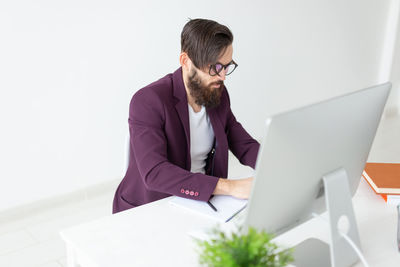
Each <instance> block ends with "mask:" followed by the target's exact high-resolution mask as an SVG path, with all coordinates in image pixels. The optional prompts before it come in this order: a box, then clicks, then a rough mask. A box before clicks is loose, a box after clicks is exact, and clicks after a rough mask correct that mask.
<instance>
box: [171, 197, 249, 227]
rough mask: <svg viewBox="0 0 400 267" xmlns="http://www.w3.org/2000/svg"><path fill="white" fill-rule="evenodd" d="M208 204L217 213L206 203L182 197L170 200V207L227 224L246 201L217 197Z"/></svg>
mask: <svg viewBox="0 0 400 267" xmlns="http://www.w3.org/2000/svg"><path fill="white" fill-rule="evenodd" d="M210 202H211V203H212V205H214V207H215V208H216V209H217V211H214V210H213V209H212V208H211V207H210V206H209V205H208V204H207V202H204V201H199V200H193V199H187V198H182V197H173V198H172V199H171V200H170V203H171V204H172V205H175V206H177V207H181V208H184V209H186V210H190V211H192V212H195V213H197V214H201V215H204V216H207V217H209V218H212V219H214V220H216V221H218V222H227V221H229V220H230V219H232V218H233V217H234V216H235V215H236V214H237V213H239V212H240V211H241V210H243V209H244V208H245V207H246V205H247V199H237V198H235V197H232V196H224V195H218V196H213V197H212V198H211V199H210Z"/></svg>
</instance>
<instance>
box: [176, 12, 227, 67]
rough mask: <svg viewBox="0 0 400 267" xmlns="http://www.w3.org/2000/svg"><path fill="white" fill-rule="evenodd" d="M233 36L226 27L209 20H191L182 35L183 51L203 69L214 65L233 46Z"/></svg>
mask: <svg viewBox="0 0 400 267" xmlns="http://www.w3.org/2000/svg"><path fill="white" fill-rule="evenodd" d="M232 42H233V34H232V32H231V31H230V30H229V29H228V27H226V26H225V25H221V24H219V23H218V22H216V21H213V20H208V19H191V20H189V22H188V23H186V25H185V26H184V27H183V30H182V33H181V51H182V52H186V53H187V54H188V56H189V58H190V59H191V60H192V62H193V63H194V65H195V66H196V67H197V68H199V69H202V68H204V67H206V66H207V65H209V64H214V63H216V61H217V60H218V58H219V57H220V56H221V55H222V54H223V53H224V52H225V50H226V48H227V47H228V46H229V45H230V44H232Z"/></svg>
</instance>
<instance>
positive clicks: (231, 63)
mask: <svg viewBox="0 0 400 267" xmlns="http://www.w3.org/2000/svg"><path fill="white" fill-rule="evenodd" d="M217 64H219V65H221V66H222V68H221V70H220V71H219V72H218V71H217V68H216V65H217ZM230 65H233V66H234V68H233V70H232V71H231V72H229V73H225V75H226V76H228V75H230V74H232V72H234V71H235V69H236V68H237V67H238V66H239V65H238V64H237V63H236V62H235V61H234V60H232V61H231V62H229V63H228V64H226V65H224V64H222V63H219V62H217V63H215V64H211V65H210V68H209V70H208V74H210V76H216V75H218V76H220V75H219V74H220V73H221V71H222V70H226V68H227V67H229V66H230ZM211 71H214V72H215V74H211Z"/></svg>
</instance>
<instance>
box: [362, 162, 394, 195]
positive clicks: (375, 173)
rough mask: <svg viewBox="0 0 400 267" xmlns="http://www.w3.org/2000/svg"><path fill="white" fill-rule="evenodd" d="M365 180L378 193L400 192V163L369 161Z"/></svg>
mask: <svg viewBox="0 0 400 267" xmlns="http://www.w3.org/2000/svg"><path fill="white" fill-rule="evenodd" d="M363 176H364V178H365V180H367V182H368V183H369V185H370V186H371V187H372V189H373V190H374V191H375V192H376V193H377V194H400V163H370V162H369V163H367V164H366V165H365V170H364V172H363Z"/></svg>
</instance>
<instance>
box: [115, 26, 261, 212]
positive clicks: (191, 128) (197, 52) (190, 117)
mask: <svg viewBox="0 0 400 267" xmlns="http://www.w3.org/2000/svg"><path fill="white" fill-rule="evenodd" d="M232 42H233V35H232V32H231V31H230V30H229V29H228V28H227V27H226V26H224V25H221V24H219V23H217V22H215V21H212V20H206V19H193V20H190V21H189V22H188V23H187V24H186V25H185V26H184V28H183V30H182V34H181V54H180V56H179V62H180V65H181V67H180V68H179V69H177V70H176V71H175V72H174V73H171V74H168V75H167V76H165V77H163V78H161V79H160V80H158V81H156V82H153V83H151V84H150V85H148V86H146V87H144V88H142V89H140V90H139V91H137V92H136V93H135V95H134V96H133V97H132V100H131V103H130V109H129V119H128V122H129V132H130V149H129V155H130V157H129V166H128V169H127V171H126V175H125V177H124V179H123V180H122V182H121V183H120V185H119V186H118V189H117V191H116V193H115V197H114V203H113V213H116V212H120V211H123V210H126V209H129V208H134V207H137V206H140V205H143V204H146V203H149V202H152V201H155V200H159V199H162V198H165V197H168V196H171V195H175V196H180V197H184V198H190V199H196V200H200V201H208V200H209V199H210V198H211V197H212V196H213V195H231V196H234V197H237V198H242V199H245V198H248V197H249V194H250V190H251V184H252V180H253V178H252V177H249V178H244V179H238V180H229V179H226V178H227V177H228V150H230V151H232V153H233V154H234V155H235V156H236V157H237V158H238V160H239V161H240V162H241V163H242V164H244V165H247V166H250V167H252V168H253V169H254V168H255V163H256V158H257V154H258V149H259V146H260V145H259V143H258V142H257V141H256V140H254V139H253V138H252V137H251V136H250V135H249V134H248V133H247V132H246V131H245V129H244V128H243V127H242V125H241V124H240V123H239V122H237V120H236V118H235V116H234V115H233V113H232V111H231V108H230V100H229V95H228V91H227V89H226V87H225V85H224V81H225V79H226V76H227V75H229V74H231V73H232V72H233V71H234V70H235V69H236V67H237V66H238V65H237V64H236V62H235V61H234V60H233V58H232V55H233V47H232Z"/></svg>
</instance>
